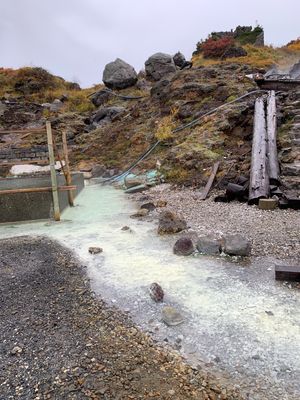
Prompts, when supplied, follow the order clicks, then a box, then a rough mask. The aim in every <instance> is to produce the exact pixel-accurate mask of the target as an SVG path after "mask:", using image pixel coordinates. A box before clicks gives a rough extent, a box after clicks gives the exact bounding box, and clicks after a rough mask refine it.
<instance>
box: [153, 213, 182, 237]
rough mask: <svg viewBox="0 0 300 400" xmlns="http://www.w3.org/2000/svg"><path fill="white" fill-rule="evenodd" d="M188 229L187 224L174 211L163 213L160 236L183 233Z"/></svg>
mask: <svg viewBox="0 0 300 400" xmlns="http://www.w3.org/2000/svg"><path fill="white" fill-rule="evenodd" d="M186 228H187V223H186V221H185V220H184V219H182V218H181V217H179V216H178V215H177V214H175V213H173V212H172V211H169V210H167V211H163V212H162V213H161V215H160V217H159V222H158V234H159V235H164V234H172V233H177V232H181V231H183V230H184V229H186Z"/></svg>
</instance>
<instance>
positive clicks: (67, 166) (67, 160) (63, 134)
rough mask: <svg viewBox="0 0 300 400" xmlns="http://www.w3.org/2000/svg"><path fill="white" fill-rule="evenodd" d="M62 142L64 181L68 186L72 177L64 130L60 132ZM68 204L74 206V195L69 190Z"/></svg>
mask: <svg viewBox="0 0 300 400" xmlns="http://www.w3.org/2000/svg"><path fill="white" fill-rule="evenodd" d="M62 143H63V153H64V159H65V168H66V183H67V185H68V186H71V185H72V177H71V173H70V164H69V154H68V144H67V134H66V132H65V131H63V133H62ZM68 198H69V204H70V206H71V207H73V206H74V196H73V193H72V192H71V191H70V192H68Z"/></svg>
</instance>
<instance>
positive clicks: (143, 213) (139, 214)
mask: <svg viewBox="0 0 300 400" xmlns="http://www.w3.org/2000/svg"><path fill="white" fill-rule="evenodd" d="M148 214H149V210H147V209H146V208H141V209H140V210H138V211H137V212H136V213H134V214H132V215H131V216H130V218H142V217H145V216H146V215H148Z"/></svg>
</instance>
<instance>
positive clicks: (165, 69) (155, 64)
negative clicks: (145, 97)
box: [145, 53, 176, 81]
mask: <svg viewBox="0 0 300 400" xmlns="http://www.w3.org/2000/svg"><path fill="white" fill-rule="evenodd" d="M145 71H146V75H147V77H148V78H150V79H152V80H154V81H159V80H160V79H162V78H163V77H165V76H166V75H169V74H174V73H175V72H176V65H175V63H174V61H173V58H172V56H170V55H169V54H165V53H156V54H153V55H152V56H151V57H149V58H148V60H147V61H146V62H145Z"/></svg>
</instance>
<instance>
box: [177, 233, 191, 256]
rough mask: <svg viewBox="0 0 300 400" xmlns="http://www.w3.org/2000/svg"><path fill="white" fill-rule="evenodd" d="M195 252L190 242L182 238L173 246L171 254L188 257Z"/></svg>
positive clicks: (188, 239) (186, 238)
mask: <svg viewBox="0 0 300 400" xmlns="http://www.w3.org/2000/svg"><path fill="white" fill-rule="evenodd" d="M194 251H195V249H194V244H193V242H192V240H191V239H190V238H188V237H182V238H180V239H178V240H177V242H176V243H175V244H174V247H173V252H174V254H177V255H178V256H189V255H191V254H193V252H194Z"/></svg>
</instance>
